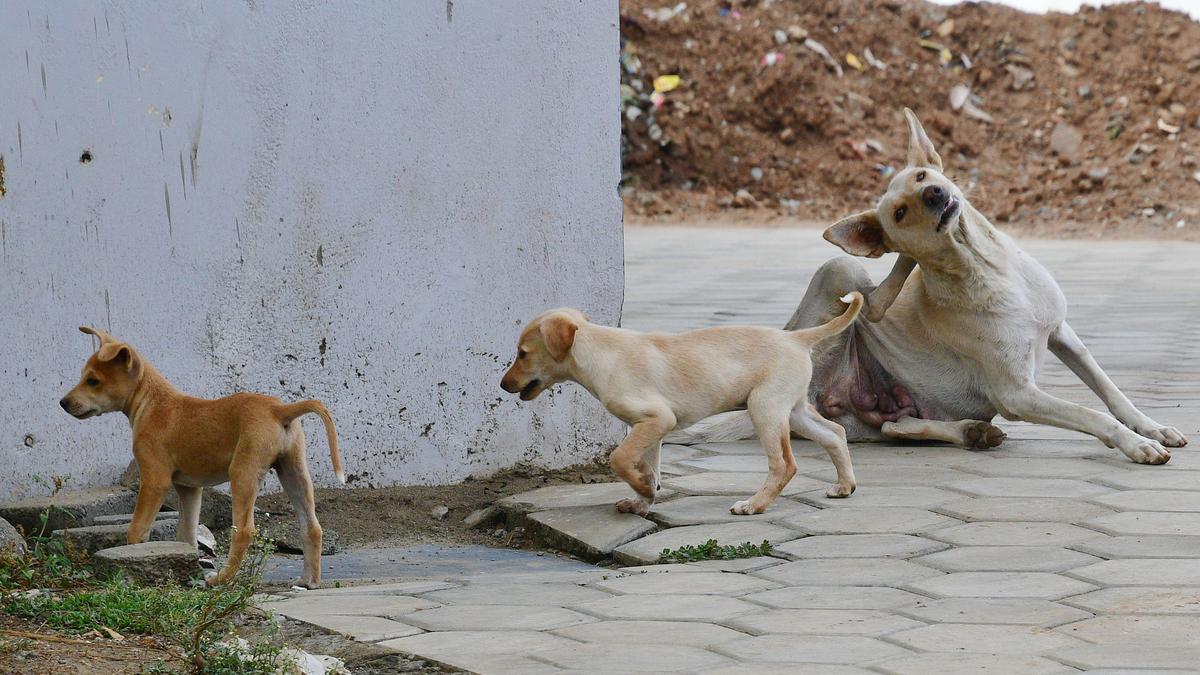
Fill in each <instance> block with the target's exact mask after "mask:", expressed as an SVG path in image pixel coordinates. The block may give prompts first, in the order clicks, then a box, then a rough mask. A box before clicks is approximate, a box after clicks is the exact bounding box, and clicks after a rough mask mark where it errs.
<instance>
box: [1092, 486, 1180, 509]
mask: <svg viewBox="0 0 1200 675" xmlns="http://www.w3.org/2000/svg"><path fill="white" fill-rule="evenodd" d="M1093 501H1096V502H1098V503H1100V504H1104V505H1105V506H1111V507H1112V508H1114V509H1117V510H1119V511H1183V512H1192V513H1195V512H1197V511H1200V491H1197V492H1189V491H1185V490H1126V491H1125V492H1115V493H1113V494H1110V495H1100V496H1099V497H1093Z"/></svg>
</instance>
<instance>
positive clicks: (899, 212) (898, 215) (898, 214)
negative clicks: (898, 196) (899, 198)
mask: <svg viewBox="0 0 1200 675" xmlns="http://www.w3.org/2000/svg"><path fill="white" fill-rule="evenodd" d="M906 213H908V207H907V206H901V207H900V208H898V209H896V213H894V214H893V217H894V218H895V219H896V222H897V223H898V222H900V221H902V220H904V214H906Z"/></svg>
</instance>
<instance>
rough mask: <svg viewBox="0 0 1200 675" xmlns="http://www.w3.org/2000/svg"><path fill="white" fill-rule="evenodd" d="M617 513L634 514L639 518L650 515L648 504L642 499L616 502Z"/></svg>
mask: <svg viewBox="0 0 1200 675" xmlns="http://www.w3.org/2000/svg"><path fill="white" fill-rule="evenodd" d="M617 511H619V512H621V513H635V514H637V515H639V516H646V515H647V514H649V513H650V504H649V503H648V502H646V500H644V499H640V498H639V499H622V500H621V501H619V502H617Z"/></svg>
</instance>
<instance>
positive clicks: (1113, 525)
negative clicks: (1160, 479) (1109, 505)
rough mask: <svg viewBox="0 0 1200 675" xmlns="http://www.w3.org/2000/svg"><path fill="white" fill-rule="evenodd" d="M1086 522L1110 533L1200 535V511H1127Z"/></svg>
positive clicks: (1089, 525)
mask: <svg viewBox="0 0 1200 675" xmlns="http://www.w3.org/2000/svg"><path fill="white" fill-rule="evenodd" d="M1085 524H1086V525H1087V526H1088V527H1092V528H1095V529H1097V530H1100V531H1101V532H1107V533H1109V534H1165V535H1172V536H1200V513H1164V512H1154V511H1125V512H1123V513H1113V514H1110V515H1107V516H1100V517H1099V518H1093V519H1091V520H1089V521H1087V523H1085Z"/></svg>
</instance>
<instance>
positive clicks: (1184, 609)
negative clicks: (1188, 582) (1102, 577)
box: [1063, 586, 1200, 616]
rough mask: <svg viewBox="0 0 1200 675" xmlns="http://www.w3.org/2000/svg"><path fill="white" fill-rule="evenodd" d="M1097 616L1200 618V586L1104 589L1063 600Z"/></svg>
mask: <svg viewBox="0 0 1200 675" xmlns="http://www.w3.org/2000/svg"><path fill="white" fill-rule="evenodd" d="M1063 603H1064V604H1070V605H1073V606H1075V607H1082V608H1083V609H1086V610H1088V611H1090V612H1095V613H1097V614H1169V615H1178V616H1192V615H1200V586H1172V587H1165V586H1143V587H1121V588H1102V589H1100V590H1098V591H1092V592H1091V593H1084V594H1083V595H1075V596H1071V597H1069V598H1064V599H1063Z"/></svg>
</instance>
